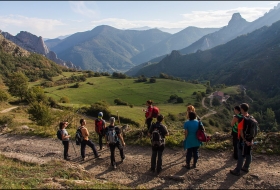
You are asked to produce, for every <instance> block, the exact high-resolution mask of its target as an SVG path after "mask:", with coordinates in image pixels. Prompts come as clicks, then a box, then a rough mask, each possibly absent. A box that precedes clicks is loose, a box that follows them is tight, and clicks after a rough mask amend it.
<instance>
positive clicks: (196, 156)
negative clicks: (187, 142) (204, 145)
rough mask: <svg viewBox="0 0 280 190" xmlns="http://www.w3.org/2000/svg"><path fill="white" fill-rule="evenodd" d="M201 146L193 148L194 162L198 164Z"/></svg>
mask: <svg viewBox="0 0 280 190" xmlns="http://www.w3.org/2000/svg"><path fill="white" fill-rule="evenodd" d="M198 149H199V147H193V148H192V153H193V164H194V165H196V163H197V160H198V157H199V151H198Z"/></svg>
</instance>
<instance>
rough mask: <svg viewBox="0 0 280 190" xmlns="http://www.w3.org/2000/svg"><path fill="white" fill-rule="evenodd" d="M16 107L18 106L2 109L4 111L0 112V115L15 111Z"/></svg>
mask: <svg viewBox="0 0 280 190" xmlns="http://www.w3.org/2000/svg"><path fill="white" fill-rule="evenodd" d="M17 107H18V106H14V107H10V108H7V109H4V110H2V111H0V113H7V112H9V111H11V110H13V109H16V108H17Z"/></svg>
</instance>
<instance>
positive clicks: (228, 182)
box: [218, 173, 244, 189]
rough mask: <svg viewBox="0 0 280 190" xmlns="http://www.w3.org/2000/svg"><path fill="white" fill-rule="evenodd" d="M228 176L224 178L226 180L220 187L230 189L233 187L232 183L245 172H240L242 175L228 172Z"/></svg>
mask: <svg viewBox="0 0 280 190" xmlns="http://www.w3.org/2000/svg"><path fill="white" fill-rule="evenodd" d="M226 175H227V177H226V179H225V180H224V182H223V183H222V184H221V185H220V187H218V189H230V188H232V185H233V184H235V182H236V181H238V180H239V179H240V177H242V176H243V175H244V174H242V173H240V176H233V175H232V174H230V173H227V174H226Z"/></svg>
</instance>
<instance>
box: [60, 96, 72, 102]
mask: <svg viewBox="0 0 280 190" xmlns="http://www.w3.org/2000/svg"><path fill="white" fill-rule="evenodd" d="M59 102H60V103H69V102H70V100H69V98H68V97H67V96H63V97H62V98H60V100H59Z"/></svg>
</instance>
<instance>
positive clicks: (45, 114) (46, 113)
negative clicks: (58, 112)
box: [28, 102, 53, 126]
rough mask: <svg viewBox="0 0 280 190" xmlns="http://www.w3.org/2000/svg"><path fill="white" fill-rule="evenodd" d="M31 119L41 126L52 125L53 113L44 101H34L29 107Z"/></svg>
mask: <svg viewBox="0 0 280 190" xmlns="http://www.w3.org/2000/svg"><path fill="white" fill-rule="evenodd" d="M28 114H29V119H30V120H32V121H35V122H36V123H37V124H38V125H41V126H50V125H51V121H53V113H52V112H51V110H50V108H49V107H48V106H47V105H45V104H43V103H42V102H40V103H38V102H34V103H32V104H31V105H30V107H29V108H28Z"/></svg>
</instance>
